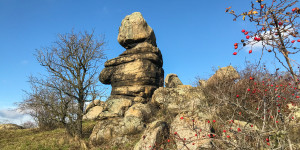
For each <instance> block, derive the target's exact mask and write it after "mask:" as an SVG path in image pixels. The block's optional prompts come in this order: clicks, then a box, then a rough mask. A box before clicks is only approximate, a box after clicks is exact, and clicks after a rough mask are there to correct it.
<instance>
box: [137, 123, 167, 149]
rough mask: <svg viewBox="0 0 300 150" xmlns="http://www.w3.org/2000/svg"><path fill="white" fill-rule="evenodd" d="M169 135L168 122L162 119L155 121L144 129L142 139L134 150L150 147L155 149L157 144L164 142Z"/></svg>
mask: <svg viewBox="0 0 300 150" xmlns="http://www.w3.org/2000/svg"><path fill="white" fill-rule="evenodd" d="M168 136H169V129H168V124H167V123H166V122H164V121H161V120H157V121H154V122H152V123H151V124H149V126H148V127H147V129H146V130H145V131H144V134H143V136H142V137H141V139H140V141H139V142H138V143H137V144H136V145H135V146H134V150H144V149H147V148H149V147H151V148H152V149H155V146H156V145H159V144H161V143H163V142H164V141H165V140H166V138H167V137H168Z"/></svg>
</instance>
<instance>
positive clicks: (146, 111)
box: [124, 103, 152, 121]
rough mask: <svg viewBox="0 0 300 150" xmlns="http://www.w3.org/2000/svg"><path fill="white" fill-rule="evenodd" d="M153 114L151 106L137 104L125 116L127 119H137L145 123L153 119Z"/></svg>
mask: <svg viewBox="0 0 300 150" xmlns="http://www.w3.org/2000/svg"><path fill="white" fill-rule="evenodd" d="M151 112H152V111H151V108H150V107H149V104H141V103H136V104H134V105H132V106H131V107H130V108H129V109H128V110H127V111H126V112H125V115H124V116H125V118H126V117H130V116H132V117H137V118H140V119H141V120H143V121H144V120H147V119H149V118H150V117H151V114H152V113H151Z"/></svg>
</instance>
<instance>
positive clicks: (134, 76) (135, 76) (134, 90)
mask: <svg viewBox="0 0 300 150" xmlns="http://www.w3.org/2000/svg"><path fill="white" fill-rule="evenodd" d="M118 41H119V43H120V44H121V45H122V46H123V47H124V48H126V51H124V52H123V53H122V54H121V55H119V56H118V57H116V58H113V59H111V60H108V61H106V62H105V68H104V69H103V70H102V72H101V74H100V77H99V79H100V81H101V82H102V83H103V84H111V86H112V91H111V98H110V99H114V98H115V97H118V98H120V97H126V98H127V99H131V100H132V101H137V102H142V103H145V102H146V101H147V100H150V98H151V96H152V94H153V92H154V90H155V89H157V88H158V87H162V86H163V77H164V70H163V68H162V66H163V60H162V55H161V52H160V50H159V49H158V48H157V47H156V40H155V35H154V32H153V30H152V28H151V27H150V26H149V25H148V24H147V23H146V21H145V20H144V18H143V16H142V15H141V13H139V12H135V13H133V14H131V15H129V16H126V17H125V18H124V19H123V21H122V23H121V26H120V28H119V36H118Z"/></svg>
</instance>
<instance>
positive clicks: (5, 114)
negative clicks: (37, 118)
mask: <svg viewBox="0 0 300 150" xmlns="http://www.w3.org/2000/svg"><path fill="white" fill-rule="evenodd" d="M27 121H32V122H34V120H33V118H32V117H31V116H30V115H28V114H24V113H22V112H20V111H19V110H14V109H10V108H6V109H0V124H5V123H14V124H18V125H21V124H23V123H24V122H27Z"/></svg>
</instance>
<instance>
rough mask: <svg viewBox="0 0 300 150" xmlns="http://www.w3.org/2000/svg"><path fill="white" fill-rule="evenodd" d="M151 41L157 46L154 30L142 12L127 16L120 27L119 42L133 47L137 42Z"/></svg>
mask: <svg viewBox="0 0 300 150" xmlns="http://www.w3.org/2000/svg"><path fill="white" fill-rule="evenodd" d="M144 41H146V42H148V43H151V44H152V45H153V46H156V38H155V35H154V31H153V30H152V28H151V27H150V26H149V25H148V24H147V22H146V21H145V19H144V18H143V16H142V14H141V13H140V12H134V13H132V14H131V15H128V16H126V17H125V18H124V19H123V20H122V23H121V26H120V28H119V36H118V42H119V43H120V44H121V45H122V46H123V47H124V48H126V49H128V48H132V47H134V46H135V45H136V43H141V42H144Z"/></svg>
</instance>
